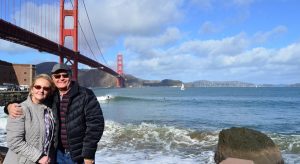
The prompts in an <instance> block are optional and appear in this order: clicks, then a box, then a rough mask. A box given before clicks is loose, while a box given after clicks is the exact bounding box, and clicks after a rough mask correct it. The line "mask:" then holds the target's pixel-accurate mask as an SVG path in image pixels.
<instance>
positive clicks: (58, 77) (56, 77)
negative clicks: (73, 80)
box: [53, 73, 69, 79]
mask: <svg viewBox="0 0 300 164" xmlns="http://www.w3.org/2000/svg"><path fill="white" fill-rule="evenodd" d="M53 77H54V78H55V79H60V78H61V77H63V78H68V77H69V74H67V73H64V74H53Z"/></svg>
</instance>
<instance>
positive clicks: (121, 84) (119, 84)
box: [116, 54, 125, 87]
mask: <svg viewBox="0 0 300 164" xmlns="http://www.w3.org/2000/svg"><path fill="white" fill-rule="evenodd" d="M117 73H118V74H119V75H121V76H123V75H124V72H123V55H122V54H118V56H117ZM116 86H117V87H124V86H125V82H124V80H123V78H117V85H116Z"/></svg>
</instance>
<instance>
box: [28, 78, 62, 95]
mask: <svg viewBox="0 0 300 164" xmlns="http://www.w3.org/2000/svg"><path fill="white" fill-rule="evenodd" d="M38 79H45V80H47V81H48V82H49V83H50V92H49V93H50V94H49V95H52V94H53V93H54V91H55V89H56V87H55V85H54V83H53V80H52V79H51V77H50V76H49V75H47V74H44V73H42V74H39V75H36V76H35V77H34V79H33V82H32V84H31V85H30V87H29V89H30V93H29V94H30V95H31V90H32V88H33V86H34V85H35V83H36V81H37V80H38Z"/></svg>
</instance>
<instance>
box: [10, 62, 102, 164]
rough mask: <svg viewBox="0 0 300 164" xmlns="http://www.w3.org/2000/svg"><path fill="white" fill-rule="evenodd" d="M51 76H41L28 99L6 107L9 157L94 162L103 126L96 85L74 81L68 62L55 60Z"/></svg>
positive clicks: (24, 160) (66, 163) (61, 163)
mask: <svg viewBox="0 0 300 164" xmlns="http://www.w3.org/2000/svg"><path fill="white" fill-rule="evenodd" d="M51 77H52V79H51ZM51 77H49V76H48V75H46V74H40V75H38V76H36V77H35V79H34V81H33V83H32V85H31V86H30V90H29V96H28V98H27V100H25V101H24V102H22V103H21V106H20V105H19V104H17V103H13V104H9V105H8V106H7V107H6V108H5V112H6V113H9V118H8V122H7V145H8V148H9V151H8V153H7V155H6V157H5V159H4V163H7V164H11V163H42V164H46V163H59V164H82V163H84V164H92V163H94V159H95V152H96V150H97V144H98V142H99V140H100V138H101V136H102V134H103V130H104V118H103V114H102V110H101V107H100V104H99V102H98V101H97V98H96V96H95V95H94V93H93V91H91V90H89V89H87V88H84V87H81V86H79V85H78V83H76V82H74V81H71V69H70V68H69V67H68V66H67V65H65V64H56V65H54V67H53V69H52V71H51ZM55 87H56V89H57V90H56V89H55Z"/></svg>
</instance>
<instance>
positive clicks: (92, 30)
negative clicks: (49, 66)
mask: <svg viewBox="0 0 300 164" xmlns="http://www.w3.org/2000/svg"><path fill="white" fill-rule="evenodd" d="M69 1H70V3H71V5H72V6H73V3H72V1H71V0H69ZM82 4H83V7H84V10H85V14H86V16H87V20H88V23H89V27H90V29H91V32H92V37H93V38H94V41H95V44H96V46H97V49H98V51H99V52H100V55H101V57H102V59H103V61H104V63H105V64H106V65H108V64H107V62H106V60H105V58H104V55H103V53H102V51H101V49H100V46H99V42H98V41H97V39H96V35H95V32H94V29H93V26H92V23H91V21H90V18H89V15H88V12H87V9H86V5H85V2H84V0H82ZM78 25H79V28H80V31H81V32H82V35H83V38H84V41H85V42H86V44H87V47H88V49H89V51H90V52H91V54H92V55H93V57H94V59H95V60H96V61H98V59H97V57H96V55H95V53H94V51H93V50H92V48H91V47H92V46H91V45H90V43H89V42H88V40H87V37H86V34H85V32H84V30H83V26H82V24H81V23H80V21H79V20H78Z"/></svg>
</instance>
